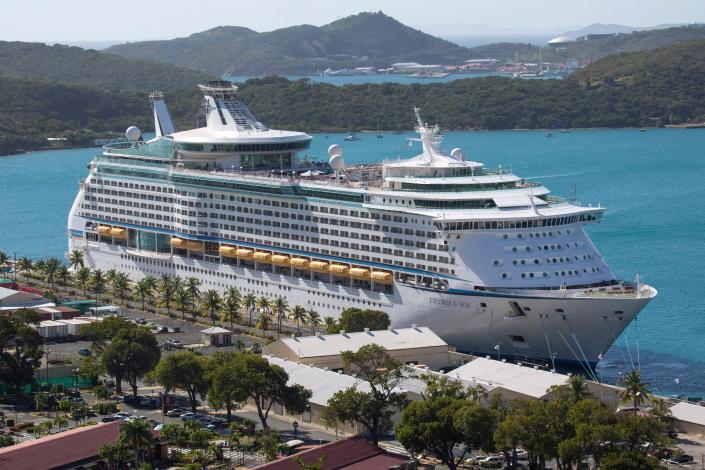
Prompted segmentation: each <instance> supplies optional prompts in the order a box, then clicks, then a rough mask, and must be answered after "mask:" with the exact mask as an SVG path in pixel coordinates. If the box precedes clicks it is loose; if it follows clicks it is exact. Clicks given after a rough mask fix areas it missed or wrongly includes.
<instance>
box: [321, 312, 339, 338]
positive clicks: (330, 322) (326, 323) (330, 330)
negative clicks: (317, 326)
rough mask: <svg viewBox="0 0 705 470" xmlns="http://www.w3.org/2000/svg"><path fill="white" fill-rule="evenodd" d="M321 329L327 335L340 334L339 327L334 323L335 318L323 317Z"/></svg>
mask: <svg viewBox="0 0 705 470" xmlns="http://www.w3.org/2000/svg"><path fill="white" fill-rule="evenodd" d="M323 329H324V330H325V332H326V333H327V334H329V335H332V334H334V333H339V332H340V327H339V326H338V322H337V321H335V318H333V317H328V316H326V317H323Z"/></svg>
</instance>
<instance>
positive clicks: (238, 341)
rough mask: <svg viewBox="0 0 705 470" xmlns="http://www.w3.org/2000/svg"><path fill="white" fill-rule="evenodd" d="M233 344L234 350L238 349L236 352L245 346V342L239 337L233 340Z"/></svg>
mask: <svg viewBox="0 0 705 470" xmlns="http://www.w3.org/2000/svg"><path fill="white" fill-rule="evenodd" d="M233 346H234V347H235V351H238V352H242V351H244V350H245V348H246V347H247V346H246V345H245V342H244V341H243V340H242V339H240V338H238V339H236V340H235V343H234V344H233Z"/></svg>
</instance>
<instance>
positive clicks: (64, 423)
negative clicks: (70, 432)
mask: <svg viewBox="0 0 705 470" xmlns="http://www.w3.org/2000/svg"><path fill="white" fill-rule="evenodd" d="M53 424H54V426H56V427H57V428H59V431H63V429H64V428H68V427H69V421H68V420H67V419H66V418H63V417H61V416H57V417H56V418H54V420H53Z"/></svg>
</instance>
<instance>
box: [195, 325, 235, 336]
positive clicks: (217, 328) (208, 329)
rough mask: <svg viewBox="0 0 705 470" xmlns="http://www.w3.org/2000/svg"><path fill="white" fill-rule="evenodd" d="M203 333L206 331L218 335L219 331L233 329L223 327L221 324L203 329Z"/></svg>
mask: <svg viewBox="0 0 705 470" xmlns="http://www.w3.org/2000/svg"><path fill="white" fill-rule="evenodd" d="M201 333H205V334H207V335H217V334H219V333H232V331H230V330H226V329H225V328H221V327H219V326H212V327H210V328H206V329H205V330H202V331H201Z"/></svg>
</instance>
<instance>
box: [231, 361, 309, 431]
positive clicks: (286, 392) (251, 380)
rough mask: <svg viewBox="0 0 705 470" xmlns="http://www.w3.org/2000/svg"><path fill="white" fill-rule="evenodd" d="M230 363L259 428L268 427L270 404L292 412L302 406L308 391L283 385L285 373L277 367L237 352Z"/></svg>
mask: <svg viewBox="0 0 705 470" xmlns="http://www.w3.org/2000/svg"><path fill="white" fill-rule="evenodd" d="M232 362H233V364H234V365H235V375H236V377H237V378H238V379H237V380H238V381H239V383H240V388H241V389H242V393H243V395H244V396H245V397H248V398H250V399H252V401H253V402H254V403H255V407H256V408H257V416H258V417H259V419H260V422H261V423H262V428H263V429H265V430H266V429H269V426H268V425H267V418H268V416H269V411H270V410H271V408H272V406H274V403H280V404H281V405H283V406H284V407H285V408H286V411H287V413H289V414H293V415H296V414H301V413H303V412H304V410H305V409H306V405H307V404H308V400H309V399H310V398H311V391H310V390H307V389H305V388H303V387H302V386H301V385H292V386H289V385H287V381H288V380H289V376H288V374H287V373H286V372H285V371H284V369H282V368H281V367H279V366H277V365H272V364H270V363H269V362H268V361H267V360H266V359H265V358H263V357H261V356H257V355H255V354H251V353H245V354H237V355H236V356H235V357H234V360H233V361H232Z"/></svg>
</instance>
